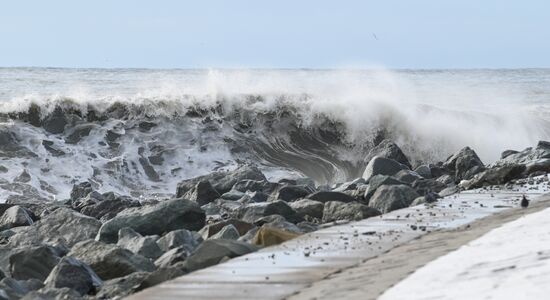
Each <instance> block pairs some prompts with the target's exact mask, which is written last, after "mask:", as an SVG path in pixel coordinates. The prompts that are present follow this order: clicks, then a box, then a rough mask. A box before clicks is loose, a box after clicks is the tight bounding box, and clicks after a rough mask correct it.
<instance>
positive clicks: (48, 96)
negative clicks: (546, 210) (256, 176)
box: [0, 68, 550, 201]
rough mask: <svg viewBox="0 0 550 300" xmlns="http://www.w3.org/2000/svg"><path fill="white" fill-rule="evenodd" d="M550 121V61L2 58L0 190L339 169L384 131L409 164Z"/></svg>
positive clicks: (33, 191) (126, 187) (507, 145)
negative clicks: (171, 63)
mask: <svg viewBox="0 0 550 300" xmlns="http://www.w3.org/2000/svg"><path fill="white" fill-rule="evenodd" d="M52 119H56V120H58V123H57V124H61V126H62V128H61V130H52V129H51V128H49V127H48V125H47V124H51V120H52ZM59 120H61V121H59ZM59 122H61V123H59ZM549 122H550V69H517V70H383V69H378V70H140V69H114V70H112V69H108V70H107V69H50V68H0V201H5V200H6V199H7V198H9V197H34V198H43V199H50V200H53V199H57V200H59V199H65V198H67V197H68V195H69V192H70V189H71V187H72V185H73V184H74V183H77V182H80V181H90V182H92V183H93V184H94V185H95V186H96V188H98V189H99V190H100V191H115V192H117V193H120V194H129V195H133V196H135V197H145V198H146V197H162V196H166V195H169V194H172V193H174V192H175V188H176V184H177V182H178V181H180V180H182V179H185V178H190V177H194V176H198V175H203V174H206V173H208V172H211V171H213V170H220V169H232V168H235V167H237V166H238V165H240V164H243V163H251V164H255V165H257V166H259V167H260V168H262V170H263V171H264V172H265V173H266V174H267V176H268V177H269V178H271V179H273V180H277V179H278V178H282V177H294V176H308V177H311V178H313V179H315V180H316V182H318V183H319V184H326V183H335V182H342V181H345V180H349V179H352V178H356V177H358V176H360V175H361V174H362V171H363V169H364V167H365V164H366V162H364V160H363V158H364V157H365V155H366V153H367V152H368V151H369V149H370V148H371V147H373V145H375V144H376V143H377V142H379V141H380V140H381V139H383V138H390V139H392V140H394V141H395V142H396V143H398V144H399V145H400V146H401V147H402V148H403V150H404V151H405V152H406V154H407V155H408V156H409V157H410V158H411V160H412V161H413V162H414V163H413V164H420V163H428V162H436V161H441V160H444V159H445V158H446V157H448V156H449V155H450V154H452V153H453V152H455V151H457V150H459V149H460V148H462V147H464V146H470V147H472V148H473V149H474V150H476V151H477V153H478V154H479V155H480V157H481V158H482V160H483V161H484V162H486V163H490V162H492V161H494V160H496V159H498V158H499V156H500V153H501V152H502V151H503V150H506V149H517V150H521V149H524V148H526V147H529V146H533V145H535V144H536V142H537V141H538V140H541V139H542V140H544V139H547V140H548V139H550V123H549ZM45 124H46V125H45ZM22 173H24V175H23V176H21V174H22ZM27 175H28V176H27Z"/></svg>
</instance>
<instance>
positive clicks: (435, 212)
mask: <svg viewBox="0 0 550 300" xmlns="http://www.w3.org/2000/svg"><path fill="white" fill-rule="evenodd" d="M547 192H548V185H546V183H544V185H538V186H528V185H526V186H517V187H514V188H513V189H510V190H474V191H469V192H464V193H461V194H458V195H452V196H449V197H446V198H444V199H441V201H439V202H438V203H437V204H436V205H435V206H433V207H427V206H424V205H420V206H416V207H410V208H405V209H401V210H397V211H393V212H391V213H388V214H385V215H382V216H380V217H375V218H370V219H366V220H362V221H359V222H353V223H347V224H342V225H337V226H332V227H329V228H325V229H321V230H318V231H316V232H313V233H310V234H306V235H303V236H300V237H298V238H296V239H294V240H291V241H288V242H286V243H283V244H281V245H278V246H275V247H269V248H265V249H262V250H261V251H258V252H256V253H251V254H249V255H245V256H242V257H239V258H235V259H232V260H230V261H228V262H226V263H223V264H219V265H216V266H213V267H210V268H207V269H203V270H200V271H196V272H193V273H191V274H188V275H185V276H182V277H179V278H176V279H174V280H172V281H169V282H165V283H163V284H160V285H158V286H156V287H153V288H150V289H147V290H145V291H142V292H140V293H137V294H135V295H132V296H130V297H129V299H259V298H261V299H284V298H287V297H290V296H293V295H294V296H293V297H294V298H295V299H311V298H312V297H318V296H320V297H322V296H323V295H324V294H323V293H316V291H318V290H320V289H323V286H322V284H324V283H325V282H326V284H328V285H327V286H325V287H329V288H330V291H329V292H331V293H337V291H338V290H341V292H342V294H339V295H341V297H339V298H346V299H347V298H349V297H348V295H347V294H346V293H347V292H348V291H346V289H344V288H338V287H337V286H334V285H331V284H330V282H329V281H330V280H333V279H334V278H337V277H338V275H334V274H338V272H342V270H345V269H349V268H352V267H354V266H357V268H359V267H360V265H359V264H361V263H364V262H368V260H369V259H372V258H375V257H378V256H380V255H382V254H384V253H386V252H388V251H389V250H391V249H394V248H396V247H398V246H401V245H404V244H406V243H408V242H410V241H412V240H414V239H418V238H419V237H421V236H426V234H428V233H430V232H432V233H431V234H430V235H432V234H436V233H438V234H440V233H439V232H434V231H440V230H451V229H456V228H460V227H461V226H464V225H465V224H469V223H472V222H474V221H475V220H479V219H481V218H484V217H487V216H490V215H493V214H495V213H498V212H502V211H505V210H509V209H510V208H515V207H517V206H518V200H519V198H520V196H521V194H523V193H525V194H527V195H528V196H529V197H530V198H531V199H535V198H537V196H539V195H541V194H543V193H547ZM535 202H536V201H535ZM541 203H544V204H546V203H547V201H543V202H541ZM537 206H538V205H533V208H532V209H535V208H536V207H537ZM515 211H516V210H515ZM441 234H442V233H441ZM464 242H467V241H464ZM437 243H438V242H437V239H434V240H433V241H432V244H437ZM418 247H419V248H422V247H421V246H418ZM449 249H450V248H449ZM408 257H409V258H410V257H411V256H408ZM432 259H433V258H432ZM358 265H359V266H358ZM378 268H379V269H388V270H389V269H390V267H389V266H383V265H382V264H379V265H378ZM342 274H343V273H342ZM358 284H363V282H362V281H359V282H358ZM390 285H391V284H390ZM388 286H389V285H388ZM381 291H382V290H380V291H379V292H378V293H380V292H381ZM361 294H362V293H361ZM367 294H371V293H370V292H369V293H367ZM360 297H361V299H366V298H367V296H366V295H365V294H362V295H360ZM333 299H334V298H333ZM336 299H338V298H336Z"/></svg>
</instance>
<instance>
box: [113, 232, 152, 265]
mask: <svg viewBox="0 0 550 300" xmlns="http://www.w3.org/2000/svg"><path fill="white" fill-rule="evenodd" d="M157 239H158V236H145V237H144V236H142V235H141V234H139V233H137V232H135V231H134V230H133V229H132V228H128V227H124V228H122V229H121V230H119V232H118V242H117V245H118V246H119V247H122V248H124V249H128V250H130V251H132V252H133V253H135V254H139V255H141V256H144V257H147V258H150V259H153V260H154V259H157V258H159V257H160V256H161V255H162V250H161V249H160V248H159V246H158V245H157Z"/></svg>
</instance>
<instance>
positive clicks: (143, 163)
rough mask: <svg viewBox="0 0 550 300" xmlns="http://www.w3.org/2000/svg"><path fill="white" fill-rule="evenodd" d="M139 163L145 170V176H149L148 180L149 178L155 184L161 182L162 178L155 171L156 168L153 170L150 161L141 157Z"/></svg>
mask: <svg viewBox="0 0 550 300" xmlns="http://www.w3.org/2000/svg"><path fill="white" fill-rule="evenodd" d="M138 161H139V164H140V165H141V167H142V168H143V172H144V173H145V175H147V178H149V180H151V181H153V182H159V181H160V176H159V174H158V173H157V171H155V168H153V166H151V164H150V163H149V160H148V159H147V158H145V157H140V158H139V159H138Z"/></svg>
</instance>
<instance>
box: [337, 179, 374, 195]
mask: <svg viewBox="0 0 550 300" xmlns="http://www.w3.org/2000/svg"><path fill="white" fill-rule="evenodd" d="M365 184H366V181H365V179H364V178H362V177H360V178H356V179H354V180H353V181H349V182H344V183H342V184H341V185H339V186H337V187H335V188H333V189H332V191H333V192H345V191H351V190H356V189H357V188H358V187H359V186H361V185H365Z"/></svg>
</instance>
